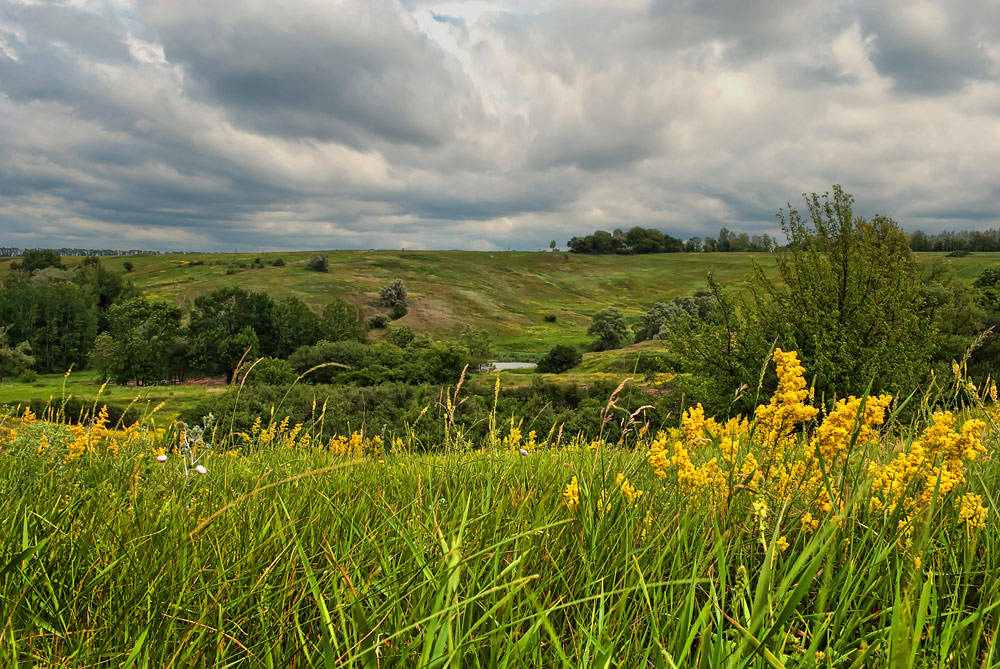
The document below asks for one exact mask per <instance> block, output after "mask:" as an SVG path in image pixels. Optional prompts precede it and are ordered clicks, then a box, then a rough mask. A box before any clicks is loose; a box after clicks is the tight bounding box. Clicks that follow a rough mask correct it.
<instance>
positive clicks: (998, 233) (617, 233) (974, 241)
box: [551, 226, 1000, 255]
mask: <svg viewBox="0 0 1000 669" xmlns="http://www.w3.org/2000/svg"><path fill="white" fill-rule="evenodd" d="M903 234H904V235H906V234H907V233H903ZM908 238H909V246H910V249H911V250H913V251H919V252H938V253H950V252H956V251H957V252H968V253H974V252H1000V230H997V229H994V228H990V229H989V230H959V231H953V230H945V231H943V232H937V233H927V232H924V231H923V230H916V231H915V232H912V233H909V234H908ZM786 245H787V244H785V245H782V244H779V243H778V242H777V240H776V239H774V238H773V237H771V236H770V235H767V234H755V235H748V234H747V233H745V232H739V233H737V232H732V231H730V230H728V229H727V228H722V229H721V230H719V234H718V236H717V237H689V238H687V239H679V238H677V237H672V236H671V235H669V234H667V233H665V232H662V231H660V230H656V229H654V228H641V227H638V226H637V227H634V228H631V229H630V230H628V231H627V232H626V231H623V230H621V229H620V228H619V229H616V230H614V231H613V232H607V231H605V230H598V231H597V232H595V233H594V234H592V235H584V236H583V237H573V238H572V239H570V240H569V241H568V242H567V246H568V248H569V251H570V252H571V253H584V254H593V255H608V254H618V255H631V254H642V253H730V252H731V253H746V252H770V251H773V250H776V249H784V248H785V247H786ZM551 246H552V247H553V248H554V247H555V243H554V242H553V243H552V245H551Z"/></svg>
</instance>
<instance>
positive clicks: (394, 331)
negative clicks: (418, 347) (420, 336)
mask: <svg viewBox="0 0 1000 669" xmlns="http://www.w3.org/2000/svg"><path fill="white" fill-rule="evenodd" d="M413 338H414V334H413V330H412V329H410V327H409V326H407V325H393V326H391V327H390V328H389V329H388V331H386V333H385V337H384V338H383V341H386V342H388V343H390V344H392V345H393V346H398V347H399V348H406V347H407V346H408V345H409V344H410V342H411V341H413Z"/></svg>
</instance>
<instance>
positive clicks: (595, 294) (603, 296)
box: [0, 251, 771, 359]
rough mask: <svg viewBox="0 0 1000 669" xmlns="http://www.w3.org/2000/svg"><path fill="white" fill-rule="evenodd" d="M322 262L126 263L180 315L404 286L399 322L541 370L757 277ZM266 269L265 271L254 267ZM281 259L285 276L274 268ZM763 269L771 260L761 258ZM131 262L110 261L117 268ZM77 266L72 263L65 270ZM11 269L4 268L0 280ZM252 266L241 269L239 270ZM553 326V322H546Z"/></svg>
mask: <svg viewBox="0 0 1000 669" xmlns="http://www.w3.org/2000/svg"><path fill="white" fill-rule="evenodd" d="M313 253H314V252H297V253H262V254H187V255H160V256H137V257H129V258H127V261H128V262H131V263H133V265H134V270H133V271H132V272H131V273H130V274H129V275H128V277H129V279H131V280H132V281H134V282H135V283H136V285H137V286H138V287H139V288H141V289H142V290H143V291H144V292H145V293H147V294H152V295H160V296H164V297H166V298H167V299H169V300H171V301H172V302H175V303H177V304H183V303H184V302H185V301H187V300H191V299H193V298H194V297H196V296H197V295H199V294H202V293H205V292H208V291H210V290H213V289H215V288H219V287H223V286H231V285H239V286H243V287H245V288H248V289H251V290H262V291H266V292H268V293H270V294H271V295H273V296H274V297H276V298H281V297H285V296H296V297H299V298H301V299H303V300H304V301H306V302H307V303H310V304H312V305H315V306H320V305H322V304H324V303H325V302H326V301H328V300H329V299H330V298H332V297H344V298H347V299H349V300H351V301H354V302H357V303H359V304H361V305H363V306H364V307H365V309H366V311H367V312H368V313H369V314H375V313H386V312H387V309H385V308H383V307H382V306H381V305H380V303H379V297H378V292H379V289H380V288H381V287H382V286H384V285H385V284H387V283H389V282H390V281H392V280H393V279H396V278H399V279H402V280H403V281H404V283H405V284H406V286H407V289H408V292H409V302H410V312H409V314H408V315H407V316H406V317H404V318H403V319H402V320H401V321H400V322H401V323H404V324H406V325H409V326H410V327H412V328H413V329H414V330H415V331H417V332H428V333H430V334H432V335H433V336H435V337H438V338H440V337H445V336H449V335H452V334H454V333H456V332H458V331H459V330H460V329H461V328H462V326H463V325H466V324H468V325H473V326H476V327H480V328H484V329H486V330H488V331H489V332H490V333H492V334H493V336H494V340H495V343H496V348H497V350H498V353H499V354H500V355H501V356H502V357H509V358H527V359H535V358H537V357H539V356H540V355H542V354H544V353H545V352H546V351H547V350H548V349H549V348H551V347H552V346H553V345H554V344H556V343H571V344H585V343H587V342H588V341H589V338H588V337H587V336H586V334H585V333H586V330H587V326H588V325H589V323H590V316H591V315H592V314H593V313H594V312H596V311H598V310H600V309H602V308H604V307H607V306H609V305H614V306H617V307H619V308H621V309H622V310H624V311H625V312H626V313H627V314H628V315H629V316H631V317H636V316H638V315H639V314H641V313H642V312H644V311H646V309H648V308H649V306H650V305H651V304H652V303H653V302H655V301H657V300H664V299H670V298H672V297H676V296H681V295H688V294H690V293H692V292H694V291H695V290H697V289H698V288H701V287H703V286H704V285H705V279H706V272H708V271H713V272H714V273H715V274H716V275H717V276H718V277H719V278H720V279H722V280H724V281H726V282H736V281H738V280H739V279H740V278H742V277H743V276H745V275H746V274H747V273H748V272H749V271H750V270H751V255H749V254H736V253H732V254H663V255H645V256H580V255H573V254H562V253H519V252H508V253H500V252H498V253H480V252H472V251H325V252H323V253H325V254H326V255H328V257H329V259H330V271H329V272H327V273H322V272H312V271H309V270H308V269H306V262H307V261H308V259H309V257H310V256H312V255H313ZM256 258H260V260H261V261H262V262H263V265H264V267H263V268H261V269H253V268H251V265H252V263H253V261H254V260H255V259H256ZM278 258H281V259H282V260H283V261H284V263H285V264H284V266H273V265H271V263H272V262H273V261H275V260H276V259H278ZM760 259H761V262H762V263H764V264H765V266H768V267H770V266H771V261H770V259H769V258H768V257H766V254H765V255H764V256H763V257H761V258H760ZM125 260H126V259H121V258H105V259H103V262H104V263H105V264H106V265H107V266H109V267H112V268H116V267H119V266H120V265H121V264H122V263H123V262H124V261H125ZM67 262H68V263H70V264H72V263H73V262H75V259H67ZM7 265H8V263H0V277H2V275H3V273H4V272H5V271H6V269H5V268H6V266H7ZM241 265H244V267H241ZM548 314H554V315H555V316H556V322H555V323H547V322H545V321H544V317H545V316H546V315H548Z"/></svg>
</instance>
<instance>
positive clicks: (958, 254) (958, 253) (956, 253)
mask: <svg viewBox="0 0 1000 669" xmlns="http://www.w3.org/2000/svg"><path fill="white" fill-rule="evenodd" d="M967 255H969V251H966V250H965V249H955V250H954V251H952V252H951V253H949V254H948V255H947V256H946V257H947V258H964V257H965V256H967Z"/></svg>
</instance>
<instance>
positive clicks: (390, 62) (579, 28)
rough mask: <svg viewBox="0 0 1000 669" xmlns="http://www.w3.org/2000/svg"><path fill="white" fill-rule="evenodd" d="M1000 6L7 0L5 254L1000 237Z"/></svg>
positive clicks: (1, 129) (1, 17) (734, 0)
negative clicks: (637, 229) (799, 222)
mask: <svg viewBox="0 0 1000 669" xmlns="http://www.w3.org/2000/svg"><path fill="white" fill-rule="evenodd" d="M134 2H138V3H139V4H138V5H137V6H135V5H134V4H133V3H134ZM993 4H994V3H975V2H971V1H966V0H959V1H958V2H954V3H946V2H944V0H934V1H930V0H928V1H926V2H919V3H911V2H906V3H893V4H886V3H876V2H875V1H874V0H872V1H871V2H868V1H866V0H855V1H844V2H834V3H829V2H826V3H824V2H819V1H818V0H805V1H803V0H762V1H761V2H744V1H742V0H697V1H696V0H656V1H654V2H652V3H649V2H645V1H644V0H635V1H634V2H632V1H631V0H614V1H612V0H587V1H586V2H565V1H562V0H560V1H555V0H541V1H539V2H530V3H527V2H526V3H524V4H523V5H522V4H519V3H518V2H505V3H499V2H497V3H493V4H491V3H490V2H483V3H462V2H449V1H445V0H440V1H439V0H427V1H426V2H425V1H424V0H405V2H394V1H392V0H371V1H369V0H345V2H338V3H330V2H326V1H325V0H296V1H295V2H287V3H274V2H265V1H264V0H250V1H239V2H238V1H237V0H219V1H218V2H196V1H195V0H169V1H157V2H152V1H147V0H65V1H64V2H61V3H55V2H52V3H34V2H30V3H29V2H22V1H21V0H16V1H15V0H0V232H2V233H3V234H0V243H3V237H4V235H6V236H7V237H8V238H9V240H10V242H9V243H10V244H23V245H32V246H34V245H50V246H62V245H64V244H66V243H69V242H70V241H72V242H73V243H74V244H76V243H80V242H83V241H84V240H89V243H88V244H85V245H93V246H95V247H108V246H128V247H152V248H164V249H171V248H203V249H213V248H224V249H229V248H234V247H242V248H275V249H281V248H317V247H326V248H330V247H336V246H342V247H362V248H371V247H387V248H398V247H404V246H405V247H406V248H419V247H429V248H458V247H467V248H484V249H487V248H507V247H511V248H520V249H534V248H544V247H547V246H548V242H549V240H550V239H553V238H555V239H556V240H557V242H559V243H560V244H561V243H563V242H565V240H567V239H569V238H570V237H572V236H573V235H577V234H582V233H587V232H591V231H593V230H594V229H599V228H600V229H607V230H611V229H614V228H618V227H621V228H628V227H631V226H633V225H642V226H646V227H660V228H662V229H664V230H666V231H668V232H671V233H672V234H676V235H679V236H689V235H695V234H697V235H700V236H705V235H713V236H714V235H715V234H717V233H718V229H719V228H720V227H722V226H725V227H728V228H729V229H730V230H736V231H746V232H749V233H753V232H762V231H767V232H773V231H774V229H775V228H776V220H775V218H774V214H775V212H776V211H777V209H778V208H779V207H782V206H784V205H785V203H786V202H791V203H792V205H793V206H800V205H801V198H800V196H799V194H800V193H802V192H803V191H806V192H811V191H814V190H815V191H819V192H822V191H824V190H828V189H829V188H830V186H831V184H833V183H842V184H843V185H844V187H845V189H847V190H848V191H849V192H853V193H854V194H855V195H856V197H857V201H858V210H859V212H862V213H870V212H872V211H880V212H885V213H887V214H890V215H893V216H894V217H895V218H896V219H897V220H899V221H900V222H901V223H902V224H903V225H904V226H906V227H908V228H911V229H913V228H916V227H923V228H925V229H927V230H937V229H941V228H946V227H969V228H977V227H985V226H988V225H1000V221H998V220H997V216H996V214H995V213H994V211H995V208H994V206H993V205H994V203H995V201H996V195H997V190H996V186H995V184H996V183H997V182H998V181H1000V179H997V176H998V175H997V168H996V166H995V156H996V154H997V151H998V150H1000V135H998V134H997V132H996V127H997V123H996V120H997V114H998V113H1000V112H998V111H997V110H1000V85H998V83H997V76H996V75H997V65H996V63H995V59H996V58H997V54H1000V36H998V29H997V26H1000V10H998V9H997V8H995V7H994V6H993ZM5 245H6V244H5Z"/></svg>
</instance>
